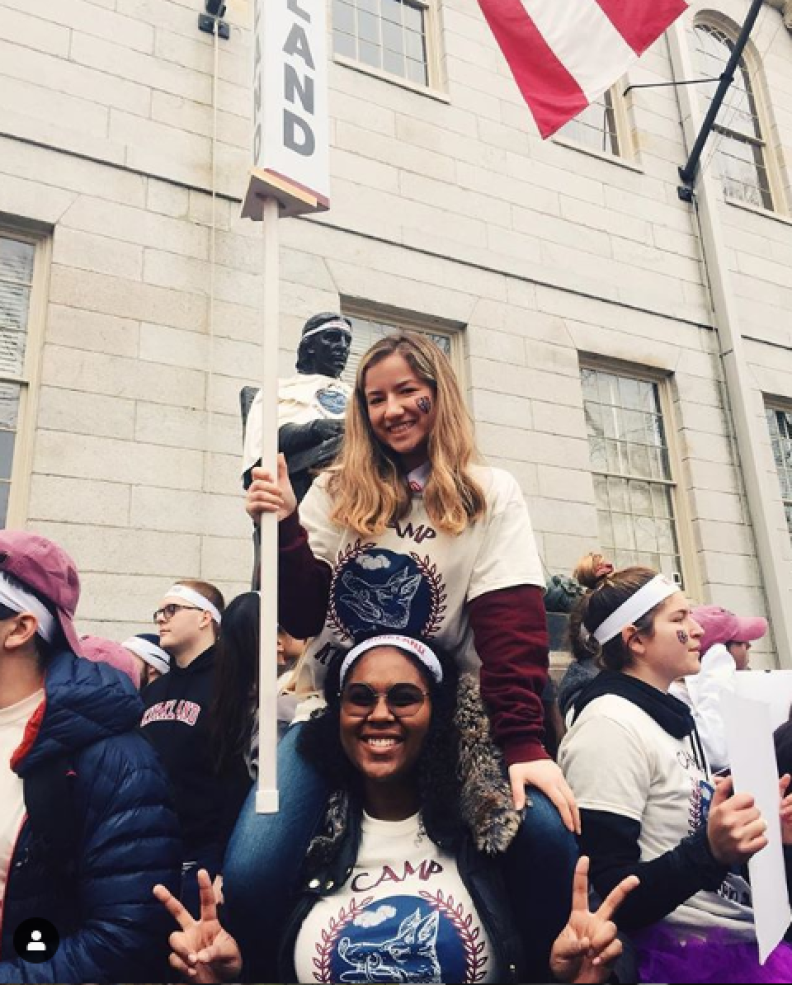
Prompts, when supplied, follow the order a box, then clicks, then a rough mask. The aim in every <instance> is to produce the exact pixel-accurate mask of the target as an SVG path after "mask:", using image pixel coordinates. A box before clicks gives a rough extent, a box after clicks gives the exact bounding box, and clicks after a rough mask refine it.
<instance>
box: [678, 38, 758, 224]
mask: <svg viewBox="0 0 792 985" xmlns="http://www.w3.org/2000/svg"><path fill="white" fill-rule="evenodd" d="M733 50H734V41H733V39H732V38H730V37H729V36H728V34H726V33H725V32H724V31H723V30H721V29H720V28H717V27H714V26H711V25H709V24H698V25H696V55H697V59H698V68H699V71H700V72H702V73H703V74H702V78H705V79H717V78H718V77H719V76H720V75H721V74H722V73H723V70H724V68H725V67H726V63H727V62H728V60H729V58H730V57H731V53H732V51H733ZM716 88H717V85H716V83H714V82H712V83H706V84H702V85H701V86H700V87H699V89H700V92H701V94H702V99H703V109H704V110H705V111H706V110H707V109H708V108H709V105H710V103H711V102H712V98H713V96H714V95H715V90H716ZM712 129H713V133H712V136H711V137H710V141H711V142H712V143H711V144H710V147H711V148H712V147H714V151H713V150H710V151H709V153H710V155H711V156H714V159H715V162H716V166H717V169H718V174H719V176H720V179H721V181H722V182H723V191H724V194H725V195H726V196H727V197H728V198H733V199H736V200H737V201H740V202H747V203H749V204H750V205H757V206H759V207H760V208H764V209H772V208H773V195H772V192H771V183H770V174H769V170H768V160H767V147H766V144H765V140H764V137H763V134H762V129H763V128H762V124H761V121H760V115H759V109H758V107H757V100H756V93H755V87H754V82H753V81H752V79H751V75H750V73H749V71H748V67H747V65H746V63H745V59H744V58H741V59H740V63H739V66H738V68H737V71H736V72H735V75H734V81H733V82H732V84H731V85H730V86H729V89H728V91H727V93H726V98H725V99H724V102H723V106H722V107H721V109H720V112H719V113H718V116H717V119H716V122H715V124H714V126H713V128H712Z"/></svg>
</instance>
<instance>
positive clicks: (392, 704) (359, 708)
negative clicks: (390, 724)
mask: <svg viewBox="0 0 792 985" xmlns="http://www.w3.org/2000/svg"><path fill="white" fill-rule="evenodd" d="M428 694H429V692H428V691H424V690H422V689H421V688H420V687H418V685H417V684H391V686H390V687H389V688H387V689H386V690H385V691H377V690H375V689H374V688H373V687H371V685H370V684H347V686H346V687H345V688H344V689H343V690H342V691H341V707H342V708H343V710H344V711H345V712H346V714H347V715H351V716H352V717H353V718H365V717H366V716H367V715H370V714H371V713H372V712H373V711H374V709H375V708H376V707H377V704H378V703H379V700H380V698H384V699H385V704H386V705H387V707H388V711H389V712H390V713H391V715H393V716H394V718H410V717H412V716H413V715H417V714H418V712H419V711H420V710H421V707H422V706H423V703H424V700H425V698H426V696H427V695H428Z"/></svg>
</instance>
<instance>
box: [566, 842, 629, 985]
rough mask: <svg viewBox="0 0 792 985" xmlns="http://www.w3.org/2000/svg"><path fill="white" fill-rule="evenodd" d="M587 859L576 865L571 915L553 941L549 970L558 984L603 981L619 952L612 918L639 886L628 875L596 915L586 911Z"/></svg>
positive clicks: (609, 895)
mask: <svg viewBox="0 0 792 985" xmlns="http://www.w3.org/2000/svg"><path fill="white" fill-rule="evenodd" d="M588 870H589V860H588V858H587V857H586V856H585V855H583V856H582V857H581V858H579V859H578V863H577V865H576V866H575V877H574V883H573V887H572V912H571V913H570V914H569V922H568V923H567V925H566V927H564V929H563V930H562V931H561V933H560V934H559V935H558V937H557V938H556V939H555V942H554V944H553V948H552V951H551V952H550V970H551V971H552V972H553V975H554V976H555V977H556V978H557V979H558V980H559V981H561V982H605V981H607V980H608V978H609V977H610V974H611V970H612V966H613V962H614V961H615V960H616V959H617V958H618V957H619V955H620V954H621V952H622V943H621V941H620V940H618V939H617V937H616V933H617V929H616V924H615V923H614V922H613V916H614V914H615V913H616V911H617V910H618V909H619V907H620V906H621V905H622V903H623V902H624V900H625V899H626V898H627V895H628V893H631V892H632V891H633V889H635V887H636V886H637V885H638V881H639V880H638V876H627V878H626V879H622V881H621V882H620V883H619V885H618V886H616V887H615V888H614V889H612V890H611V891H610V892H609V893H608V895H607V897H606V898H605V900H604V901H603V903H602V905H601V906H600V907H599V909H598V910H597V912H596V913H592V912H591V910H589V898H588Z"/></svg>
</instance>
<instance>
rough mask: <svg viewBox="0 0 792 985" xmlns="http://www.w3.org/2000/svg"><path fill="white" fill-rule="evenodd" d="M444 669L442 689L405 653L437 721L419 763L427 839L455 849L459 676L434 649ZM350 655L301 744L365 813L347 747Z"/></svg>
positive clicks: (336, 668) (333, 675)
mask: <svg viewBox="0 0 792 985" xmlns="http://www.w3.org/2000/svg"><path fill="white" fill-rule="evenodd" d="M432 649H433V650H434V652H435V653H436V654H437V658H438V660H439V661H440V665H441V667H442V668H443V682H442V684H437V683H436V681H435V680H434V678H433V677H432V676H431V675H430V674H429V672H428V671H427V669H426V667H425V666H424V665H423V664H422V663H421V662H420V661H419V660H418V659H417V658H416V657H414V656H413V655H412V654H411V653H409V652H407V651H400V652H402V653H404V656H405V657H406V658H407V659H408V660H410V661H411V662H412V663H413V664H415V666H416V667H417V668H418V670H419V671H420V673H421V675H422V677H423V678H424V680H425V681H426V684H427V686H428V688H429V691H430V694H431V697H432V719H431V722H430V724H429V730H428V732H427V735H426V739H425V740H424V744H423V748H422V749H421V754H420V756H419V759H418V763H417V783H418V794H419V799H420V804H421V819H422V822H423V826H424V829H425V831H426V833H427V835H428V836H429V837H430V838H431V839H432V841H434V842H435V843H436V844H438V845H443V846H447V845H449V844H451V843H452V842H453V841H454V840H455V839H456V838H457V837H458V836H459V834H460V832H461V830H462V816H461V808H460V794H461V784H460V780H459V777H458V775H457V772H458V770H457V766H458V760H459V740H458V731H457V728H456V725H455V724H454V715H455V713H456V705H457V686H458V684H459V674H458V671H457V667H456V663H455V662H454V661H453V659H451V658H450V657H449V656H448V655H447V654H446V653H445V652H444V651H442V650H439V649H438V648H437V647H436V646H435V645H434V644H432ZM343 657H344V654H341V655H340V656H339V657H337V658H336V659H335V660H334V662H333V663H332V664H331V665H330V667H329V669H328V672H327V677H326V678H325V697H326V699H327V707H326V708H325V709H323V710H322V711H321V712H319V713H318V714H317V715H314V717H313V718H312V719H311V720H310V721H309V722H308V723H307V724H306V725H305V727H304V728H303V731H302V734H301V736H300V737H299V739H298V748H299V750H300V752H301V753H302V754H303V755H304V756H305V757H306V759H308V760H309V761H310V762H312V763H313V764H314V765H315V766H316V767H317V768H318V769H319V770H320V772H321V773H322V775H323V776H324V777H326V778H327V780H328V782H329V783H330V785H331V789H333V790H345V791H346V792H348V793H349V794H350V796H351V799H352V803H353V804H354V805H355V807H356V808H357V809H358V810H362V800H363V783H362V778H361V775H360V773H359V772H358V771H357V770H356V769H355V767H354V766H353V765H352V763H351V762H350V761H349V759H348V758H347V755H346V753H345V752H344V749H343V747H342V745H341V735H340V721H341V702H340V698H339V693H338V692H339V680H340V670H341V664H342V662H343Z"/></svg>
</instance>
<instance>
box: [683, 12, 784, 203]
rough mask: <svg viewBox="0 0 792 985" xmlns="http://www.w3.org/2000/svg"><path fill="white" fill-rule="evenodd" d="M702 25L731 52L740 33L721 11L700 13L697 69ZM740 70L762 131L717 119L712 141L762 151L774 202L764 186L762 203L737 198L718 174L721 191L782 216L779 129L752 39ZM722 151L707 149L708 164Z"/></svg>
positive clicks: (695, 26) (703, 109) (733, 199)
mask: <svg viewBox="0 0 792 985" xmlns="http://www.w3.org/2000/svg"><path fill="white" fill-rule="evenodd" d="M699 28H705V29H706V30H708V31H710V32H717V33H719V34H721V35H722V36H723V37H724V38H726V39H727V41H728V42H729V44H725V43H724V45H723V46H724V48H725V49H726V50H728V51H729V52H730V53H731V49H730V47H729V45H731V46H733V45H734V43H735V41H736V40H737V36H738V34H739V27H738V26H737V25H735V24H734V23H733V22H732V21H731V20H730V19H729V18H727V17H725V16H723V15H721V14H718V13H717V12H716V11H705V12H703V13H701V14H699V15H698V16H697V17H696V19H695V21H694V22H693V24H692V25H691V29H692V32H693V45H692V48H693V50H692V57H693V63H694V65H695V66H696V69H697V70H698V69H699V61H698V56H699V46H698V37H697V35H698V30H699ZM737 72H738V73H744V74H745V76H746V79H747V82H748V86H749V88H748V98H749V105H750V104H751V103H752V105H751V111H752V115H753V117H754V121H755V127H756V128H757V129H758V130H759V134H760V136H759V137H756V136H751V135H748V134H745V133H742V132H741V131H740V130H734V129H732V128H731V127H729V126H725V125H724V124H723V123H719V122H718V121H717V120H716V121H715V123H714V124H713V127H712V129H713V134H714V135H713V137H712V140H713V141H722V140H723V139H724V138H725V139H727V140H730V141H735V142H737V143H741V144H744V145H747V146H749V147H752V148H758V149H760V150H761V153H762V165H761V166H762V167H763V168H764V173H765V178H766V182H767V194H768V196H769V198H770V200H771V205H769V206H768V205H767V204H766V202H764V193H763V191H762V189H761V185H760V186H759V187H758V188H757V191H758V193H759V196H760V198H762V199H763V202H762V204H757V203H756V202H751V201H747V200H745V199H742V198H738V197H737V196H735V195H730V194H728V192H727V191H726V187H725V182H724V179H723V178H722V177H721V175H720V174H718V175H717V182H718V185H719V187H720V189H721V194H722V195H723V199H724V201H725V202H727V203H728V204H729V205H734V206H736V207H737V208H746V209H753V210H758V211H759V212H764V213H769V214H771V215H782V216H783V215H786V214H787V200H786V195H785V194H784V185H783V176H782V163H781V148H780V146H779V144H778V140H777V137H774V135H777V133H778V131H777V128H776V126H775V124H774V120H773V118H772V112H771V101H770V99H769V96H768V92H767V83H766V78H765V73H764V70H763V66H762V61H761V58H760V56H759V54H758V52H757V51H756V49H755V47H754V45H753V43H752V41H751V40H750V39H749V41H748V44H747V45H746V47H745V49H744V50H743V52H742V54H741V56H740V61H739V64H738V68H737ZM699 105H700V107H701V112H702V118H703V114H704V113H705V112H706V106H705V105H704V104H703V101H700V103H699ZM723 113H724V107H721V111H720V112H719V114H718V116H719V117H721V116H723ZM727 146H728V145H727ZM719 152H720V148H719V147H717V146H716V148H715V150H714V151H713V150H712V148H709V149H707V150H705V158H704V161H705V165H706V164H707V163H714V162H715V161H717V159H718V156H719ZM760 177H761V175H760Z"/></svg>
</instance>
